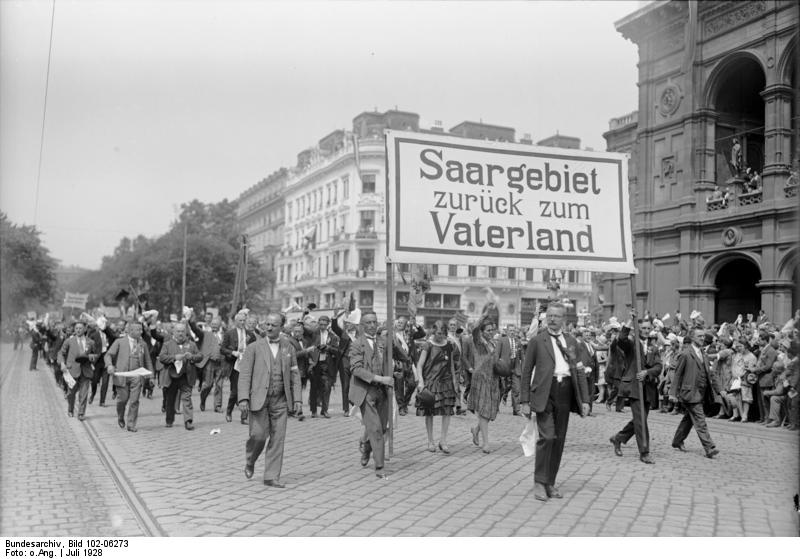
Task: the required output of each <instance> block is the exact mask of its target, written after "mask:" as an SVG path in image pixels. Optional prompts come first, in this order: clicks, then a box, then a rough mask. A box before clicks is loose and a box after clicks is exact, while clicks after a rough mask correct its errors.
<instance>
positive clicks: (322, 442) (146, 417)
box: [0, 344, 799, 536]
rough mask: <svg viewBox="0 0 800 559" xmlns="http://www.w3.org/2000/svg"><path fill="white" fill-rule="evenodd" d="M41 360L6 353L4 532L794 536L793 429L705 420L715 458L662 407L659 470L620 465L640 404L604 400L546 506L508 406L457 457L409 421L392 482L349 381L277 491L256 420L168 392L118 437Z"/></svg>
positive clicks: (295, 438)
mask: <svg viewBox="0 0 800 559" xmlns="http://www.w3.org/2000/svg"><path fill="white" fill-rule="evenodd" d="M29 357H30V350H29V349H28V348H27V347H26V348H24V349H22V350H18V351H17V352H14V351H13V350H12V349H11V346H10V345H8V344H4V345H3V346H2V354H1V357H0V367H2V369H1V370H2V379H0V383H2V384H0V387H1V389H2V396H1V400H0V401H1V402H2V403H1V406H0V414H1V415H0V418H1V419H2V432H1V433H0V435H1V436H2V449H0V450H1V451H2V452H1V453H0V455H1V456H2V458H0V467H1V469H0V474H2V487H1V489H2V519H1V523H0V532H2V534H3V535H5V536H74V535H84V536H88V535H98V534H102V535H109V536H110V535H118V536H136V535H152V536H283V535H291V536H341V535H346V536H373V535H377V536H400V535H402V536H539V535H548V536H739V535H745V536H797V535H798V518H797V513H796V512H795V511H794V505H793V502H792V497H793V496H794V495H795V493H796V492H797V490H798V461H799V460H798V434H797V432H788V431H786V430H783V429H769V430H768V429H765V428H763V427H762V426H759V425H740V424H731V423H728V422H726V421H720V420H709V429H710V432H711V435H712V437H713V438H714V440H715V442H716V444H717V447H718V448H719V449H720V451H721V454H720V455H719V456H718V457H717V459H714V460H708V459H706V458H705V457H704V456H703V451H702V448H701V446H700V443H699V441H698V439H697V437H696V435H694V434H691V435H690V437H689V439H687V442H686V447H687V451H688V452H686V453H681V452H677V451H674V450H673V449H672V448H670V441H671V438H672V434H673V432H674V430H675V427H676V425H677V423H678V417H677V416H672V415H665V414H659V413H654V414H651V416H650V418H651V419H650V422H649V423H650V430H651V441H652V443H651V447H652V449H653V457H654V458H655V460H656V464H655V466H647V465H645V464H642V463H641V462H639V461H638V459H637V458H638V457H637V452H636V448H635V443H633V441H632V443H633V444H629V445H627V446H626V447H623V448H624V452H625V456H624V457H623V458H618V457H615V456H614V454H613V452H612V447H611V445H610V443H609V442H608V437H609V436H610V435H611V434H613V433H614V432H615V431H616V430H618V429H619V428H621V427H622V426H623V425H624V423H625V422H626V421H627V420H628V418H629V412H627V410H626V413H624V414H618V413H615V412H613V411H612V412H609V411H607V410H606V408H605V406H599V407H596V409H595V412H596V415H595V416H594V417H589V418H586V419H580V418H579V417H577V416H573V417H572V418H571V419H570V427H569V434H568V437H567V445H566V449H565V452H564V461H563V463H562V467H561V471H560V474H559V480H558V484H559V486H560V488H561V492H562V493H563V494H564V499H563V500H551V501H549V502H547V503H540V502H538V501H535V500H534V499H533V495H532V485H533V462H532V459H526V458H524V457H523V456H522V451H521V448H520V446H519V444H518V442H517V440H516V439H517V437H518V436H519V434H520V432H521V431H522V428H523V420H522V418H520V417H515V416H512V414H511V407H510V406H501V410H500V415H499V416H498V419H497V421H495V422H493V423H492V424H491V426H490V440H491V441H492V449H493V452H492V453H491V454H489V455H485V454H483V453H481V452H480V450H479V449H477V448H476V447H474V446H473V445H472V442H471V436H470V434H469V427H471V426H472V425H473V424H474V419H472V418H471V417H470V416H468V417H467V418H463V417H456V418H454V419H453V421H452V422H451V432H450V437H449V446H450V449H451V451H452V454H451V455H449V456H445V455H443V454H442V453H440V452H437V453H435V454H433V453H429V452H427V451H426V449H425V441H426V437H425V427H424V422H423V419H422V418H418V417H415V416H413V415H409V416H406V417H402V418H400V422H399V425H398V428H397V430H396V432H395V441H394V456H393V457H392V459H391V461H390V462H388V464H387V470H388V471H389V473H390V475H389V478H388V479H387V480H380V479H377V478H376V477H375V476H374V472H373V470H372V469H371V464H370V468H361V467H360V465H359V463H358V459H359V453H358V436H359V422H358V420H356V419H355V418H347V417H343V416H342V413H341V411H340V403H341V395H340V393H339V392H338V386H337V387H336V390H335V391H334V393H333V394H332V396H331V402H332V404H331V411H332V415H333V417H332V418H331V419H314V420H312V419H310V418H309V419H307V420H306V421H304V422H297V421H294V420H290V423H289V427H288V433H287V441H286V458H285V461H284V467H283V474H282V476H281V480H282V481H284V482H285V483H286V484H287V488H286V489H284V490H278V489H273V488H268V487H264V486H263V485H262V484H261V478H260V475H261V468H263V457H262V460H261V461H259V463H257V465H256V475H255V476H254V477H253V479H252V480H249V481H248V480H246V479H245V477H244V475H243V473H242V469H243V466H244V442H245V438H246V433H247V427H246V426H243V425H240V424H239V423H238V422H237V421H236V420H237V419H238V415H234V423H226V422H225V419H224V415H223V414H217V413H214V412H213V411H211V410H208V409H207V410H206V411H205V412H200V411H199V401H198V396H197V394H196V392H195V397H194V406H195V425H196V430H194V431H191V432H190V431H186V430H184V429H181V428H178V425H180V416H178V418H177V420H176V428H173V429H165V428H164V418H163V416H162V414H161V411H160V409H161V398H160V393H159V391H156V394H155V396H156V397H155V398H154V399H153V400H147V399H143V400H142V405H141V409H140V415H139V417H140V420H139V424H138V427H139V432H138V433H129V432H127V431H124V430H120V429H119V427H118V426H117V424H116V420H115V408H114V406H113V404H114V401H113V400H112V401H110V404H111V405H110V406H109V407H105V408H100V407H98V406H97V402H96V401H95V404H94V405H90V406H89V407H88V410H87V420H86V421H85V422H84V423H80V422H79V421H78V420H77V419H70V418H68V417H67V414H66V401H65V400H64V399H63V397H62V395H61V394H60V390H59V389H58V388H57V387H56V385H55V383H54V381H53V375H52V373H51V372H50V371H49V370H48V369H46V368H45V365H44V364H43V363H42V362H41V361H40V364H39V368H38V370H37V371H35V372H33V371H31V372H29V371H28V370H27V368H28V367H27V365H28V360H29ZM226 397H227V395H226ZM334 402H335V403H336V404H334ZM305 408H306V410H307V406H305ZM337 410H339V411H337ZM412 410H413V408H412ZM412 413H413V412H412ZM212 429H220V430H221V432H220V433H219V434H214V435H212V434H210V432H211V431H212ZM434 429H435V433H437V434H438V432H439V423H438V422H436V423H435V424H434Z"/></svg>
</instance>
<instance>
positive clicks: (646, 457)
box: [639, 454, 656, 464]
mask: <svg viewBox="0 0 800 559" xmlns="http://www.w3.org/2000/svg"><path fill="white" fill-rule="evenodd" d="M639 460H641V461H642V462H644V463H645V464H655V463H656V461H655V460H653V459H652V458H651V457H650V454H642V455H641V456H639Z"/></svg>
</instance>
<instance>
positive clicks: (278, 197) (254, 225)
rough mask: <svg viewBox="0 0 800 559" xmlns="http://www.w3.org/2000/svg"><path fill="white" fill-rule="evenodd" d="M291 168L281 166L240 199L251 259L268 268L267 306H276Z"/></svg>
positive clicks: (240, 215) (239, 213)
mask: <svg viewBox="0 0 800 559" xmlns="http://www.w3.org/2000/svg"><path fill="white" fill-rule="evenodd" d="M287 175H288V171H287V170H286V169H285V168H280V169H278V170H277V171H275V172H274V173H272V174H271V175H269V176H268V177H266V178H264V179H261V180H260V181H258V182H257V183H256V184H254V185H253V186H251V187H250V188H248V189H247V190H245V191H244V192H242V193H241V194H240V195H239V198H238V199H237V208H236V217H237V220H238V222H239V226H240V228H241V231H242V232H243V233H244V234H245V235H247V238H248V249H249V253H250V256H251V257H252V258H256V259H258V260H259V261H260V262H261V263H262V264H264V267H265V268H266V270H267V274H268V277H267V282H266V283H267V285H266V291H265V292H264V293H263V294H262V297H263V299H264V301H265V303H266V305H267V306H268V307H270V308H274V309H277V308H278V307H279V306H280V303H279V302H278V301H276V300H275V284H276V279H277V274H276V265H275V261H276V258H277V256H278V252H279V251H280V248H281V244H282V243H283V224H284V194H285V191H286V177H287Z"/></svg>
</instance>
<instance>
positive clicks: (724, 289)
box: [715, 259, 761, 324]
mask: <svg viewBox="0 0 800 559" xmlns="http://www.w3.org/2000/svg"><path fill="white" fill-rule="evenodd" d="M760 280H761V272H760V271H759V270H758V266H756V265H755V264H753V263H752V262H750V261H749V260H744V259H741V260H733V261H732V262H728V263H727V264H725V265H724V266H723V267H722V269H721V270H720V271H719V272H718V273H717V281H716V287H717V297H716V305H715V308H716V317H715V322H716V323H717V324H721V323H723V322H734V321H735V320H736V316H737V315H739V314H741V315H742V316H743V317H747V314H748V313H752V314H753V316H756V315H758V310H759V309H760V308H761V293H760V292H759V290H758V288H757V287H756V284H757V283H758V282H759V281H760Z"/></svg>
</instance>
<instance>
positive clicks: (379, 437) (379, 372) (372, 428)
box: [350, 312, 394, 478]
mask: <svg viewBox="0 0 800 559" xmlns="http://www.w3.org/2000/svg"><path fill="white" fill-rule="evenodd" d="M361 327H362V328H363V330H364V334H363V335H361V336H358V337H357V338H355V339H353V340H351V342H350V373H351V374H352V378H351V381H350V401H351V402H352V403H353V405H354V406H359V408H361V421H362V424H363V425H364V436H365V437H366V440H363V441H362V442H361V465H362V466H366V465H367V463H369V455H370V452H371V453H372V454H373V457H374V460H375V475H376V476H378V477H380V478H383V477H385V475H384V473H383V463H384V437H383V434H384V432H385V431H386V429H387V428H388V426H389V404H390V402H389V396H388V394H387V391H386V387H387V386H392V384H393V383H394V378H393V377H392V376H391V375H386V374H385V373H384V370H385V363H384V353H383V352H384V342H383V340H382V339H380V338H376V336H375V334H376V333H377V332H378V317H377V315H376V314H375V313H371V312H370V313H364V314H363V315H362V316H361Z"/></svg>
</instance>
